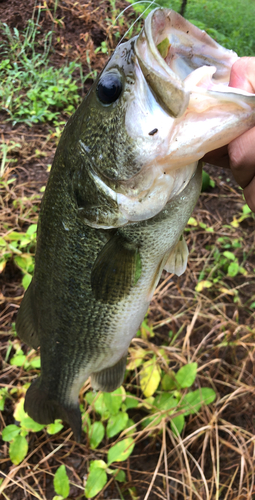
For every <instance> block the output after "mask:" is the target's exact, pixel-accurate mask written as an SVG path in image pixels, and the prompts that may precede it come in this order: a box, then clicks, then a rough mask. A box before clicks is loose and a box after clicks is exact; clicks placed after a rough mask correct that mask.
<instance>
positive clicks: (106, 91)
mask: <svg viewBox="0 0 255 500" xmlns="http://www.w3.org/2000/svg"><path fill="white" fill-rule="evenodd" d="M121 91H122V82H121V78H120V76H118V75H116V73H106V74H105V75H103V76H102V78H101V80H100V81H99V83H98V86H97V97H98V99H99V100H100V101H101V102H102V103H103V104H111V103H112V102H115V101H117V99H118V97H119V96H120V94H121Z"/></svg>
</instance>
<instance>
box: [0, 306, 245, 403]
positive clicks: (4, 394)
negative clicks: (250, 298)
mask: <svg viewBox="0 0 255 500" xmlns="http://www.w3.org/2000/svg"><path fill="white" fill-rule="evenodd" d="M251 307H252V306H251ZM10 349H11V344H10V346H9V352H10ZM7 353H8V351H7ZM8 356H9V354H7V357H5V359H8ZM9 397H10V396H9V393H8V390H7V389H6V387H3V388H2V389H0V411H3V410H4V405H5V400H6V398H9Z"/></svg>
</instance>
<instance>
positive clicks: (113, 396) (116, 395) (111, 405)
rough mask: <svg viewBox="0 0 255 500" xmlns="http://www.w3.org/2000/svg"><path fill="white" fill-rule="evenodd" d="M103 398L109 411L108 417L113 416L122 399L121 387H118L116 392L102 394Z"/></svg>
mask: <svg viewBox="0 0 255 500" xmlns="http://www.w3.org/2000/svg"><path fill="white" fill-rule="evenodd" d="M103 397H104V403H105V406H106V408H107V409H108V410H109V412H110V415H115V414H116V413H118V411H119V409H120V407H121V404H122V397H123V393H122V389H121V387H119V388H118V389H116V391H113V392H111V393H110V392H104V395H103Z"/></svg>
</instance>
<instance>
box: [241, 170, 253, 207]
mask: <svg viewBox="0 0 255 500" xmlns="http://www.w3.org/2000/svg"><path fill="white" fill-rule="evenodd" d="M243 194H244V197H245V200H246V203H247V205H248V206H249V207H250V209H251V210H252V211H253V212H255V177H253V179H252V180H251V182H250V184H248V186H247V187H246V188H244V190H243Z"/></svg>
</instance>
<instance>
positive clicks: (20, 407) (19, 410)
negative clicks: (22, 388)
mask: <svg viewBox="0 0 255 500" xmlns="http://www.w3.org/2000/svg"><path fill="white" fill-rule="evenodd" d="M24 401H25V398H20V400H19V402H18V403H17V404H16V407H15V410H14V413H13V416H14V418H15V420H18V422H21V420H23V418H25V417H27V413H26V412H25V410H24Z"/></svg>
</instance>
